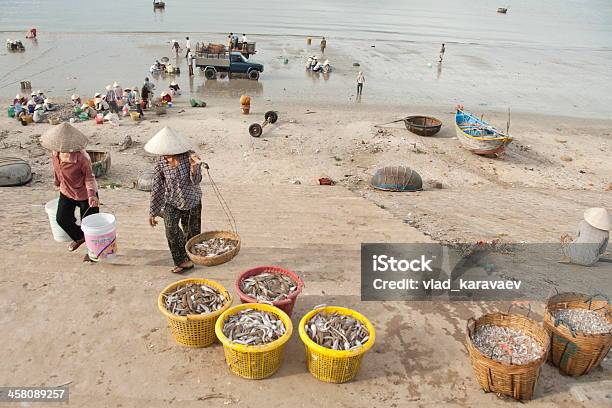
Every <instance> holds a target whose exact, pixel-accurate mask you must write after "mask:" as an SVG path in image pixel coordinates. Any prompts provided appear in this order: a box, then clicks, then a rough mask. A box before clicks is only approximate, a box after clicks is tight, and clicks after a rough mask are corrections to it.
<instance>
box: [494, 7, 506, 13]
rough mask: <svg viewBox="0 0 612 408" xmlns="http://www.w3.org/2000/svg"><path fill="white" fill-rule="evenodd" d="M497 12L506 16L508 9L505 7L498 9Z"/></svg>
mask: <svg viewBox="0 0 612 408" xmlns="http://www.w3.org/2000/svg"><path fill="white" fill-rule="evenodd" d="M497 12H498V13H501V14H506V13H507V12H508V9H507V8H506V7H498V8H497Z"/></svg>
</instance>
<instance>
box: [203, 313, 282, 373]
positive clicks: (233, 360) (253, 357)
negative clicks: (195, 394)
mask: <svg viewBox="0 0 612 408" xmlns="http://www.w3.org/2000/svg"><path fill="white" fill-rule="evenodd" d="M245 309H256V310H262V311H265V312H269V313H272V314H274V315H276V316H277V317H278V318H279V319H281V321H282V322H283V324H284V325H285V329H286V332H285V334H284V335H283V336H282V337H280V338H279V339H277V340H275V341H273V342H272V343H268V344H264V345H261V346H245V345H242V344H236V343H232V342H231V341H230V340H229V339H228V338H227V337H226V336H225V335H224V334H223V323H224V322H225V321H226V320H227V318H228V317H230V316H231V315H233V314H236V313H238V312H240V311H241V310H245ZM215 332H216V333H217V337H218V338H219V341H221V343H223V352H224V353H225V362H226V363H227V365H228V367H229V369H230V371H231V372H232V373H234V374H236V375H238V376H240V377H242V378H247V379H250V380H260V379H262V378H266V377H269V376H271V375H272V374H274V373H275V372H276V371H277V370H278V368H279V367H280V365H281V361H282V358H283V351H284V349H285V343H287V341H288V340H289V339H290V338H291V333H292V332H293V325H292V324H291V319H290V318H289V316H287V314H286V313H285V312H283V311H282V310H280V309H279V308H278V307H275V306H271V305H267V304H263V303H244V304H242V305H237V306H234V307H232V308H230V309H228V310H226V311H225V312H223V314H222V315H221V316H219V319H218V320H217V324H216V325H215Z"/></svg>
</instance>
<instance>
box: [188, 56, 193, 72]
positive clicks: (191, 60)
mask: <svg viewBox="0 0 612 408" xmlns="http://www.w3.org/2000/svg"><path fill="white" fill-rule="evenodd" d="M187 65H189V76H193V54H192V53H191V52H189V54H188V55H187Z"/></svg>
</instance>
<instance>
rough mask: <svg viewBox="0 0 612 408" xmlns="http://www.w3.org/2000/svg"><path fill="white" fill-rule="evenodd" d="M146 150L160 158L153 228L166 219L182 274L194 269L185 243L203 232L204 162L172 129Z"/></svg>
mask: <svg viewBox="0 0 612 408" xmlns="http://www.w3.org/2000/svg"><path fill="white" fill-rule="evenodd" d="M144 148H145V150H146V151H147V152H149V153H152V154H155V155H158V156H159V158H158V160H157V162H156V164H155V168H154V169H153V180H152V183H151V204H150V207H149V225H151V227H155V226H156V225H157V220H156V218H157V217H163V219H164V226H165V229H166V239H167V240H168V247H169V248H170V253H171V254H172V260H173V261H174V268H172V269H171V272H172V273H181V272H183V271H186V270H188V269H191V268H193V262H191V261H190V260H189V258H188V256H187V252H186V251H185V243H186V242H187V241H188V240H189V239H191V238H192V237H194V236H196V235H198V234H200V232H201V217H202V189H201V188H200V183H201V182H202V167H201V166H202V161H201V160H200V158H199V157H198V156H197V155H196V154H195V153H194V151H193V146H192V144H191V142H190V141H189V140H187V138H185V137H184V136H183V135H181V134H179V133H177V132H176V131H175V130H173V129H171V128H169V127H164V128H163V129H162V130H160V131H159V132H157V134H155V136H153V138H151V140H149V141H148V142H147V144H146V145H145V147H144ZM204 166H205V167H206V168H208V166H207V165H206V164H204Z"/></svg>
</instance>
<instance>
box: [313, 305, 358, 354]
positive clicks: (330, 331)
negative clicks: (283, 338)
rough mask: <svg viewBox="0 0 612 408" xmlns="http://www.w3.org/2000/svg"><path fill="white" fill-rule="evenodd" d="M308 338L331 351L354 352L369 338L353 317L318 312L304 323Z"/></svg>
mask: <svg viewBox="0 0 612 408" xmlns="http://www.w3.org/2000/svg"><path fill="white" fill-rule="evenodd" d="M306 333H307V334H308V337H310V338H311V339H312V341H314V342H315V343H317V344H318V345H320V346H323V347H327V348H330V349H333V350H354V349H356V348H359V347H361V346H363V344H365V343H366V342H367V341H368V339H369V338H370V332H369V331H368V329H367V327H366V326H365V325H364V324H363V323H362V322H360V321H359V320H357V319H355V318H354V317H351V316H347V315H343V314H340V313H327V312H320V313H317V314H316V315H314V316H313V317H312V318H311V319H310V320H309V321H308V322H307V323H306Z"/></svg>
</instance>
